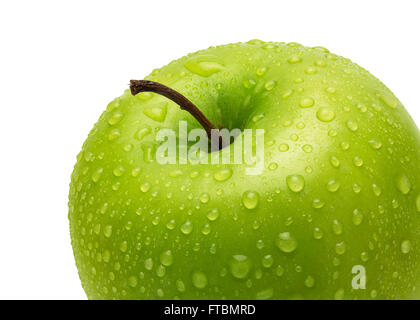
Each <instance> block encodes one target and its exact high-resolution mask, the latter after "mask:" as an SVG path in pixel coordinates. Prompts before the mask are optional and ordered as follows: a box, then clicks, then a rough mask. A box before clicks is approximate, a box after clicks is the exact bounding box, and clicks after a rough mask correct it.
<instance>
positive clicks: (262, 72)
mask: <svg viewBox="0 0 420 320" xmlns="http://www.w3.org/2000/svg"><path fill="white" fill-rule="evenodd" d="M266 72H267V68H266V67H261V68H258V69H257V72H256V74H257V76H260V77H261V76H262V75H263V74H264V73H266Z"/></svg>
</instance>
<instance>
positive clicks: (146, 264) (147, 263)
mask: <svg viewBox="0 0 420 320" xmlns="http://www.w3.org/2000/svg"><path fill="white" fill-rule="evenodd" d="M144 267H145V268H146V270H149V271H150V270H152V269H153V260H152V258H147V259H146V260H145V261H144Z"/></svg>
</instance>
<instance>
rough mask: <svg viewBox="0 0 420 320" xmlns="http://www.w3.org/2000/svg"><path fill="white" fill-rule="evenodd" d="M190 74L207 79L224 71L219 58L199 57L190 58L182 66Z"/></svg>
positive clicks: (210, 56)
mask: <svg viewBox="0 0 420 320" xmlns="http://www.w3.org/2000/svg"><path fill="white" fill-rule="evenodd" d="M184 66H185V68H187V69H188V70H189V71H191V72H192V73H195V74H198V75H200V76H203V77H209V76H211V75H212V74H214V73H217V72H219V71H221V70H223V69H224V66H223V64H222V62H221V61H220V59H219V57H217V56H213V55H200V56H194V57H191V58H190V59H189V60H187V61H186V62H185V64H184Z"/></svg>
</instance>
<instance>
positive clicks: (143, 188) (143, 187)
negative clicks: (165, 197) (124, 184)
mask: <svg viewBox="0 0 420 320" xmlns="http://www.w3.org/2000/svg"><path fill="white" fill-rule="evenodd" d="M150 187H151V185H150V183H149V182H145V183H143V184H142V185H141V186H140V190H141V192H147V191H149V190H150Z"/></svg>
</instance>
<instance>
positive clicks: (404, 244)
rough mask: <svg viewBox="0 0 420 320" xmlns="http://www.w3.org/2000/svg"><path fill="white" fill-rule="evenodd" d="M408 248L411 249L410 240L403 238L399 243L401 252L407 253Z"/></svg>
mask: <svg viewBox="0 0 420 320" xmlns="http://www.w3.org/2000/svg"><path fill="white" fill-rule="evenodd" d="M410 250H411V242H410V240H404V241H403V242H402V243H401V252H402V253H404V254H407V253H409V252H410Z"/></svg>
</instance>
